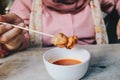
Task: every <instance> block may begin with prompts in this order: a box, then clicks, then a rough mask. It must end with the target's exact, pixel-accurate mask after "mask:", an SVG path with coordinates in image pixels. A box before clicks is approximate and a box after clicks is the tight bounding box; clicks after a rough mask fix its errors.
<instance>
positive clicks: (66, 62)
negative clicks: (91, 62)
mask: <svg viewBox="0 0 120 80" xmlns="http://www.w3.org/2000/svg"><path fill="white" fill-rule="evenodd" d="M80 63H82V62H81V61H79V60H76V59H61V60H57V61H55V62H53V64H56V65H65V66H67V65H75V64H80Z"/></svg>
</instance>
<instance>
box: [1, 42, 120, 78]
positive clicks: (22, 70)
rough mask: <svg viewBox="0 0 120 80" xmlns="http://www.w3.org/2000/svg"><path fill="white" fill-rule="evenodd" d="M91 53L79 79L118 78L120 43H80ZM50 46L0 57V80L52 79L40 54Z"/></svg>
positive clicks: (119, 72)
mask: <svg viewBox="0 0 120 80" xmlns="http://www.w3.org/2000/svg"><path fill="white" fill-rule="evenodd" d="M80 48H85V49H87V50H88V51H89V52H90V53H91V55H92V58H91V62H90V66H89V69H88V72H87V74H86V75H85V76H84V77H83V78H82V79H81V80H120V44H110V45H85V46H83V45H81V47H80ZM48 49H50V48H29V49H28V50H25V51H21V52H16V53H14V54H12V55H10V56H8V57H7V58H4V59H0V80H53V79H52V78H51V77H50V76H49V75H48V73H47V71H46V69H45V66H44V64H43V60H42V55H43V54H44V52H45V51H46V50H48Z"/></svg>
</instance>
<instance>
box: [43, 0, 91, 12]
mask: <svg viewBox="0 0 120 80" xmlns="http://www.w3.org/2000/svg"><path fill="white" fill-rule="evenodd" d="M89 2H90V0H43V4H44V5H45V6H46V7H48V8H49V9H52V10H55V11H58V12H61V13H69V12H70V13H77V12H79V11H80V10H82V9H83V8H85V7H86V6H87V5H88V4H89Z"/></svg>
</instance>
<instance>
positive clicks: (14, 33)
mask: <svg viewBox="0 0 120 80" xmlns="http://www.w3.org/2000/svg"><path fill="white" fill-rule="evenodd" d="M0 21H2V22H7V23H11V24H15V25H20V26H23V27H24V26H25V25H24V23H23V20H22V19H21V18H20V17H19V16H17V15H15V14H12V13H11V14H6V15H3V16H2V15H0ZM25 33H26V31H24V30H21V29H19V28H14V27H13V26H11V25H3V24H0V43H1V44H3V45H4V46H5V47H6V48H7V49H8V50H11V51H12V50H17V49H18V48H19V47H20V46H21V44H22V43H23V40H24V34H25Z"/></svg>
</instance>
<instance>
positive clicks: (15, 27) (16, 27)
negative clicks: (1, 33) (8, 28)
mask: <svg viewBox="0 0 120 80" xmlns="http://www.w3.org/2000/svg"><path fill="white" fill-rule="evenodd" d="M0 24H8V25H12V26H13V27H15V28H20V29H23V30H27V31H31V32H34V33H37V34H42V35H46V36H49V37H54V36H53V35H51V34H47V33H43V32H39V31H35V30H32V29H28V28H24V27H21V26H17V25H13V24H9V23H5V22H0Z"/></svg>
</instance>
